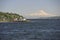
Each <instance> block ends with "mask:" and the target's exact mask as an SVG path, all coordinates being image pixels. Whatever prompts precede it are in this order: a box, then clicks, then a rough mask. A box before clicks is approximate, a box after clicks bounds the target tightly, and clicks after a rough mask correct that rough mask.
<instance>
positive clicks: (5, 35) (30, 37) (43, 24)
mask: <svg viewBox="0 0 60 40" xmlns="http://www.w3.org/2000/svg"><path fill="white" fill-rule="evenodd" d="M0 40H60V19H31V20H30V22H5V23H0Z"/></svg>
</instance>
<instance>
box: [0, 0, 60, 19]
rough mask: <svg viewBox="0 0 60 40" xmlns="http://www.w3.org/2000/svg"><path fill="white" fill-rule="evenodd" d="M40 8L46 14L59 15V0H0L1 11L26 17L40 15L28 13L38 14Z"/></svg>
mask: <svg viewBox="0 0 60 40" xmlns="http://www.w3.org/2000/svg"><path fill="white" fill-rule="evenodd" d="M40 10H43V12H46V13H47V14H55V15H60V0H0V11H2V12H13V13H18V14H21V15H23V16H24V17H26V18H30V17H31V18H34V17H40V16H38V15H36V16H34V15H33V16H31V15H30V14H35V13H36V14H39V13H38V12H39V11H40Z"/></svg>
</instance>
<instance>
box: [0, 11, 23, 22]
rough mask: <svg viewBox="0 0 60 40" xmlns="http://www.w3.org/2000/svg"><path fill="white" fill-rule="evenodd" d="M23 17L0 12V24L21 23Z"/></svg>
mask: <svg viewBox="0 0 60 40" xmlns="http://www.w3.org/2000/svg"><path fill="white" fill-rule="evenodd" d="M23 18H24V17H23V16H21V15H19V14H16V13H4V12H0V22H13V21H21V20H22V19H23Z"/></svg>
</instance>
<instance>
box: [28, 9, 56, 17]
mask: <svg viewBox="0 0 60 40" xmlns="http://www.w3.org/2000/svg"><path fill="white" fill-rule="evenodd" d="M29 15H30V16H36V17H38V16H40V17H50V16H57V15H54V14H50V13H47V12H45V11H44V10H40V11H38V12H36V13H31V14H29Z"/></svg>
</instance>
